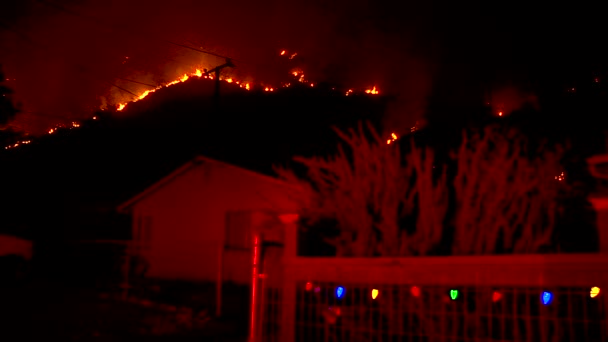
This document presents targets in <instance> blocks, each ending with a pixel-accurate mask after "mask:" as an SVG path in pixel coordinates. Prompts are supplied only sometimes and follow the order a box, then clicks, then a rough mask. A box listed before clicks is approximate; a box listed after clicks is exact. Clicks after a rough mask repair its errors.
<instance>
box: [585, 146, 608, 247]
mask: <svg viewBox="0 0 608 342" xmlns="http://www.w3.org/2000/svg"><path fill="white" fill-rule="evenodd" d="M587 165H588V166H589V173H590V174H591V176H593V177H594V178H595V179H596V183H597V186H596V189H595V191H594V192H593V193H592V194H591V196H590V197H589V201H590V202H591V204H592V205H593V208H594V209H595V212H596V214H597V230H598V235H599V249H600V253H602V254H608V155H606V154H602V155H595V156H592V157H590V158H588V159H587Z"/></svg>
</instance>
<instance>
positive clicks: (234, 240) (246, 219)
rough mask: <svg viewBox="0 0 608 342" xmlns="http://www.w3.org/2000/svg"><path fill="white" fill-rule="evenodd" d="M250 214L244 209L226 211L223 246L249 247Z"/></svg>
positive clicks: (229, 247) (232, 247)
mask: <svg viewBox="0 0 608 342" xmlns="http://www.w3.org/2000/svg"><path fill="white" fill-rule="evenodd" d="M251 244H252V242H251V215H250V213H249V212H245V211H233V212H228V213H226V223H225V247H226V248H227V249H243V250H246V249H251Z"/></svg>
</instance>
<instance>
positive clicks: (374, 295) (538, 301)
mask: <svg viewBox="0 0 608 342" xmlns="http://www.w3.org/2000/svg"><path fill="white" fill-rule="evenodd" d="M294 254H295V253H293V250H292V249H290V247H289V244H288V245H287V246H286V253H285V256H284V259H283V263H282V265H283V268H282V270H281V272H280V277H281V282H279V283H280V286H274V287H273V286H267V287H265V288H263V290H262V291H263V293H262V300H261V310H262V314H261V322H260V329H259V330H260V335H259V336H258V339H259V340H261V341H287V342H289V341H327V342H329V341H391V342H392V341H459V342H460V341H462V342H465V341H488V342H489V341H534V342H536V341H543V342H544V341H547V342H548V341H556V342H557V341H559V342H561V341H607V340H608V331H607V327H608V317H607V315H606V307H607V304H608V301H607V299H608V297H607V296H606V295H605V293H604V292H603V291H606V292H608V255H600V254H576V255H568V254H555V255H504V256H450V257H409V258H310V257H296V256H294ZM272 277H273V274H266V275H265V279H264V282H266V283H268V284H277V281H276V279H274V281H269V279H271V278H272ZM592 288H593V290H592ZM604 289H605V290H604ZM598 291H599V293H596V292H598Z"/></svg>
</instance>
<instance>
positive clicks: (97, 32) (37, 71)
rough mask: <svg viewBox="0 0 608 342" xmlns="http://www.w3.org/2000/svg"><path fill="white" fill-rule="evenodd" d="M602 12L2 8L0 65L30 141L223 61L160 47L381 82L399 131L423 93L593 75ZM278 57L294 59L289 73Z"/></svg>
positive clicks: (203, 4)
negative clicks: (67, 122) (38, 134)
mask: <svg viewBox="0 0 608 342" xmlns="http://www.w3.org/2000/svg"><path fill="white" fill-rule="evenodd" d="M601 13H602V11H601V10H600V9H599V8H594V7H593V6H584V5H580V4H577V5H574V4H572V3H569V4H566V5H556V4H552V5H551V6H541V5H535V4H531V3H529V2H525V3H524V2H520V3H518V2H513V1H509V2H503V3H499V2H491V3H490V2H487V1H479V2H473V1H468V2H467V1H465V2H454V1H449V2H448V1H443V2H429V1H409V2H408V1H399V2H397V1H391V2H389V1H378V0H369V1H363V0H352V1H343V0H338V1H304V0H301V1H291V2H287V1H243V0H235V1H211V2H207V1H195V0H191V1H186V0H172V1H153V0H146V1H141V0H135V1H119V0H113V1H112V0H103V1H102V0H67V1H59V0H48V1H47V0H8V1H3V2H2V5H1V10H0V63H1V64H2V65H3V68H4V71H5V73H6V76H7V78H9V79H10V80H9V81H8V82H7V85H8V86H10V87H12V88H13V89H14V90H15V92H16V98H17V100H19V101H20V102H21V103H22V109H23V111H24V113H23V114H20V117H19V118H18V119H17V121H16V124H18V125H21V126H22V127H24V128H25V129H27V130H30V131H34V132H40V131H42V130H44V129H45V128H46V127H47V126H48V125H52V124H53V123H55V122H56V121H58V120H62V119H63V118H84V117H89V116H91V113H92V111H94V110H95V109H98V108H99V107H100V105H103V104H114V103H116V102H120V101H121V100H123V99H125V98H124V97H125V96H127V98H128V96H129V95H127V94H126V93H124V92H121V91H120V90H118V89H117V88H115V87H112V85H111V84H116V85H119V86H121V87H124V88H126V89H129V90H131V91H133V92H136V93H138V92H141V91H143V90H145V89H147V88H146V87H145V86H141V85H138V84H135V83H130V82H126V81H122V80H120V78H127V79H132V80H137V81H140V82H146V83H154V84H157V83H160V82H163V81H170V80H173V79H175V78H176V77H177V76H178V75H180V74H183V73H185V72H192V71H194V68H195V67H197V66H202V67H211V66H213V65H217V64H220V63H223V60H222V59H219V58H217V57H213V56H209V55H204V54H201V53H198V52H195V51H192V50H189V49H185V48H182V47H179V46H177V45H174V44H171V43H170V42H173V43H178V44H185V45H189V46H193V47H198V48H202V49H205V50H209V51H213V52H215V53H218V54H221V55H228V56H230V57H233V58H235V59H236V61H235V64H236V65H237V69H235V70H234V73H235V75H236V76H238V77H240V78H242V79H246V80H255V81H257V82H271V83H272V82H278V81H279V80H280V79H281V78H282V77H284V76H283V75H285V74H287V71H288V70H289V67H292V66H296V65H297V66H301V67H302V69H303V70H304V71H305V74H306V75H307V77H308V78H310V79H311V80H313V81H317V82H318V81H328V82H335V83H338V84H341V85H343V86H345V87H356V88H362V89H365V88H367V87H370V86H373V85H377V86H378V87H379V88H380V90H381V91H382V93H383V94H389V95H393V96H395V97H396V99H397V100H396V102H395V103H394V105H393V106H391V109H390V112H389V117H388V120H389V121H390V122H392V123H393V124H394V125H395V126H400V127H401V126H402V127H409V125H411V124H412V123H413V122H414V121H415V120H416V119H417V118H419V117H421V116H422V115H423V112H424V110H425V108H426V106H427V104H428V101H429V98H430V96H431V95H433V97H432V98H433V99H438V100H437V101H448V102H449V101H453V102H467V101H475V100H476V98H475V94H474V91H473V90H475V89H478V88H479V85H480V84H491V85H492V89H493V90H494V92H495V93H496V97H495V98H498V99H499V100H501V98H500V97H501V96H502V97H503V98H506V99H507V100H505V101H507V102H510V103H516V104H517V103H519V102H521V98H527V97H529V95H530V94H532V93H533V92H534V90H535V89H534V87H535V86H537V85H538V83H539V82H541V83H543V82H544V83H547V84H554V85H556V84H560V85H561V83H564V84H566V85H567V83H568V82H569V80H570V79H571V78H573V77H575V76H577V77H578V76H580V75H583V76H582V77H587V76H589V77H591V74H592V73H593V72H596V71H597V70H601V69H602V63H603V61H604V60H606V59H605V57H606V56H605V54H603V53H602V50H603V45H604V43H603V42H604V40H605V39H604V36H605V33H606V29H605V28H604V26H602V25H601V22H602V19H604V18H602V17H601ZM282 49H287V50H288V51H289V52H292V51H293V52H297V53H298V56H297V57H296V58H295V59H294V60H292V61H289V63H291V64H287V62H284V59H283V61H282V60H279V59H278V58H279V57H278V52H279V51H281V50H282ZM126 57H129V58H128V59H127V58H126ZM585 75H587V76H585ZM501 94H502V95H501ZM515 106H516V105H515Z"/></svg>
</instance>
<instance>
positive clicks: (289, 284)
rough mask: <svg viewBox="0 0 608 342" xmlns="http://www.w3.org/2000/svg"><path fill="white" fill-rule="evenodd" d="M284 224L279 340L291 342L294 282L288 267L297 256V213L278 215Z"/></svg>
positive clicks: (293, 336)
mask: <svg viewBox="0 0 608 342" xmlns="http://www.w3.org/2000/svg"><path fill="white" fill-rule="evenodd" d="M279 218H280V220H281V222H282V223H283V224H284V225H285V243H284V249H283V293H282V296H281V301H282V302H283V303H282V310H281V316H282V319H281V328H280V329H281V334H280V337H281V338H280V341H284V342H291V341H293V340H294V339H295V321H296V316H295V313H296V284H295V279H294V272H293V270H292V269H291V267H289V265H290V264H291V263H292V261H293V259H294V258H295V257H296V256H297V225H296V222H297V220H298V215H297V214H290V215H281V216H279Z"/></svg>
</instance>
